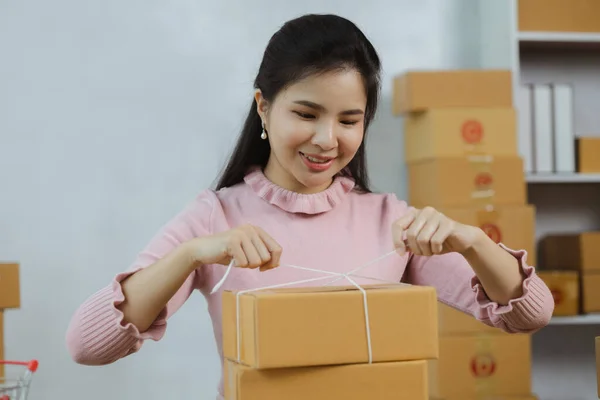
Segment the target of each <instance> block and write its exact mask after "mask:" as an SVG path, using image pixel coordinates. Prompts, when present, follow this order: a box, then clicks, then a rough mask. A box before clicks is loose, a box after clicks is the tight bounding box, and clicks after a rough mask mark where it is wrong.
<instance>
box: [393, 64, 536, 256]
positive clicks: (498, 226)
mask: <svg viewBox="0 0 600 400" xmlns="http://www.w3.org/2000/svg"><path fill="white" fill-rule="evenodd" d="M512 102H513V99H512V82H511V72H510V71H504V70H449V71H411V72H407V73H405V74H403V75H401V76H398V77H396V78H395V80H394V102H393V103H394V104H393V108H394V109H393V111H394V114H396V115H401V116H403V117H404V149H405V160H406V164H407V168H408V185H409V190H408V192H409V199H408V200H409V203H410V204H411V205H412V206H415V207H418V208H422V207H425V206H431V207H434V208H436V209H438V210H439V211H441V212H443V213H444V214H446V215H447V216H448V217H450V218H452V219H455V220H457V221H459V222H462V223H466V224H470V225H475V226H479V227H481V228H482V229H483V230H484V231H486V233H487V234H488V236H490V237H491V238H492V239H494V240H495V241H496V242H502V243H503V244H505V245H507V246H509V247H511V248H515V249H525V250H527V251H528V258H527V261H528V262H529V263H530V264H532V265H535V257H536V254H535V208H534V207H533V206H532V205H530V204H527V191H526V182H525V173H524V168H523V160H522V158H521V157H520V156H519V153H518V148H517V118H516V110H515V108H514V107H513V106H512Z"/></svg>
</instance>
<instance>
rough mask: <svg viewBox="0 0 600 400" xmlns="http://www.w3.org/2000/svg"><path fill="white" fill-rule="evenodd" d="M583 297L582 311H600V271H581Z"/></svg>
mask: <svg viewBox="0 0 600 400" xmlns="http://www.w3.org/2000/svg"><path fill="white" fill-rule="evenodd" d="M581 297H582V301H581V311H582V312H584V313H596V312H600V272H598V271H593V272H587V271H585V272H582V273H581Z"/></svg>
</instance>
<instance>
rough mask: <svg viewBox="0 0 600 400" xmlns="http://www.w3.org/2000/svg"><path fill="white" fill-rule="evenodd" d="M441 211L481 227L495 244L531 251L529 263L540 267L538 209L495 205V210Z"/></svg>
mask: <svg viewBox="0 0 600 400" xmlns="http://www.w3.org/2000/svg"><path fill="white" fill-rule="evenodd" d="M438 210H439V211H440V212H442V213H443V214H445V215H446V216H447V217H448V218H451V219H453V220H455V221H458V222H460V223H463V224H467V225H473V226H478V227H480V228H481V229H482V230H483V231H484V232H485V233H486V234H487V235H488V236H489V237H490V238H491V239H492V240H494V242H496V243H500V242H501V243H503V244H504V245H505V246H507V247H509V248H511V249H513V250H526V251H527V264H528V265H532V266H535V265H536V251H535V249H536V248H535V207H534V206H533V205H530V204H528V205H524V206H495V207H494V210H493V211H486V210H483V209H480V208H472V207H464V208H461V207H456V208H455V207H441V208H438Z"/></svg>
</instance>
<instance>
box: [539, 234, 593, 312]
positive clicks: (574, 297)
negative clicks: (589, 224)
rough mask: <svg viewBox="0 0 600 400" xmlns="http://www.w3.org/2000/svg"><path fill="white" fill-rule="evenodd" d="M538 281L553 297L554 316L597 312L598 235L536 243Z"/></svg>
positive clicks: (566, 236)
mask: <svg viewBox="0 0 600 400" xmlns="http://www.w3.org/2000/svg"><path fill="white" fill-rule="evenodd" d="M539 247H540V265H541V266H542V267H543V270H542V271H539V275H540V277H541V278H542V279H543V280H544V281H545V282H546V283H547V284H548V286H549V287H550V289H551V290H552V291H553V293H554V301H555V303H556V307H555V312H554V315H577V314H580V313H583V314H586V313H594V312H600V231H598V232H582V233H570V234H552V235H548V236H546V237H544V238H543V239H542V240H541V241H540V246H539Z"/></svg>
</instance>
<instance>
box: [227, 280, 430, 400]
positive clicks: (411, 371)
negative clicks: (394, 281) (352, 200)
mask: <svg viewBox="0 0 600 400" xmlns="http://www.w3.org/2000/svg"><path fill="white" fill-rule="evenodd" d="M364 289H365V293H366V296H367V297H366V298H367V310H368V313H365V303H364V297H363V293H362V292H361V291H360V290H358V289H357V288H355V287H345V286H340V287H335V286H326V287H315V288H286V289H274V290H258V291H253V292H247V293H241V294H239V295H238V294H237V293H236V292H231V291H225V292H224V293H223V297H222V299H223V311H222V312H223V353H224V354H223V355H224V358H225V362H224V374H223V376H224V386H225V398H226V399H227V400H259V399H260V400H262V399H280V398H287V399H289V400H300V399H302V400H305V399H311V400H326V399H327V400H329V399H346V400H353V399H356V400H359V399H360V400H363V399H371V398H372V399H381V400H385V399H390V400H391V399H394V400H427V399H428V397H429V394H428V368H427V361H428V360H431V359H436V358H437V357H438V345H439V341H438V315H437V296H436V292H435V289H434V288H432V287H420V286H411V285H368V286H365V287H364ZM367 316H368V317H367ZM367 319H368V321H369V324H368V327H369V329H368V330H367V329H366V327H367V325H366V320H367ZM238 332H239V338H238ZM367 333H369V334H370V341H371V349H372V363H369V346H368V343H369V341H368V337H369V336H368V335H367ZM238 339H239V340H238Z"/></svg>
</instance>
